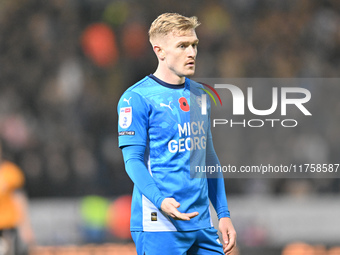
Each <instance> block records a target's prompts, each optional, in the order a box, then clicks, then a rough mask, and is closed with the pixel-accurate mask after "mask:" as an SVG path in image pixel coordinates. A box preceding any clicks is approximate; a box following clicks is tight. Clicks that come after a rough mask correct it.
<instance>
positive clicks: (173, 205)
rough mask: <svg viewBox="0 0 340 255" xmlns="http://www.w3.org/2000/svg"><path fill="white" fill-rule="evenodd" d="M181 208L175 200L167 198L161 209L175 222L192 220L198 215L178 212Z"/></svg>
mask: <svg viewBox="0 0 340 255" xmlns="http://www.w3.org/2000/svg"><path fill="white" fill-rule="evenodd" d="M180 206H181V204H180V203H178V202H177V201H176V200H175V199H174V198H166V199H164V200H163V202H162V205H161V209H162V211H163V212H165V213H166V214H167V215H169V216H170V217H171V218H173V219H175V220H190V219H192V218H194V217H196V216H197V215H198V212H192V213H181V212H180V211H178V210H177V208H179V207H180Z"/></svg>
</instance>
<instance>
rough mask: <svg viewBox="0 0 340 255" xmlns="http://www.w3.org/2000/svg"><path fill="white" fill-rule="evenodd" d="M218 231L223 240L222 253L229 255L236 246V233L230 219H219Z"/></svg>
mask: <svg viewBox="0 0 340 255" xmlns="http://www.w3.org/2000/svg"><path fill="white" fill-rule="evenodd" d="M218 227H219V230H220V232H221V234H222V239H223V252H224V253H225V254H231V252H232V250H233V249H234V247H235V246H236V231H235V228H234V226H233V223H232V222H231V219H230V218H221V219H220V220H219V226H218Z"/></svg>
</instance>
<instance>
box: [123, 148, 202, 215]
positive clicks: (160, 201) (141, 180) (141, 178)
mask: <svg viewBox="0 0 340 255" xmlns="http://www.w3.org/2000/svg"><path fill="white" fill-rule="evenodd" d="M144 151H145V147H144V146H140V145H130V146H125V147H123V148H122V152H123V157H124V162H125V169H126V172H127V173H128V175H129V177H130V179H131V180H132V181H133V183H134V184H135V185H136V186H137V188H138V189H139V190H140V191H141V192H142V193H143V195H144V196H146V197H147V198H148V199H149V200H150V201H151V202H152V203H153V204H154V205H155V206H156V207H157V208H158V209H160V210H162V211H163V212H165V213H166V214H167V215H168V216H170V217H171V218H173V219H175V220H190V219H191V218H193V217H195V216H197V215H198V213H197V212H193V213H181V212H179V211H178V209H177V208H179V207H180V204H179V203H178V202H177V201H176V200H175V199H174V198H167V197H164V196H163V194H162V192H161V191H160V190H159V188H158V187H157V185H156V183H155V181H154V179H153V178H152V177H151V175H150V173H149V172H148V170H147V168H146V166H145V164H144Z"/></svg>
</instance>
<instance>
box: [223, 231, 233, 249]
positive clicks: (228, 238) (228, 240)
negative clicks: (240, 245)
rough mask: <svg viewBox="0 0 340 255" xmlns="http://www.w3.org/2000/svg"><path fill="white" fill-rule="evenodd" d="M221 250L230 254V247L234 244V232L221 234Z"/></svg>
mask: <svg viewBox="0 0 340 255" xmlns="http://www.w3.org/2000/svg"><path fill="white" fill-rule="evenodd" d="M222 237H223V252H224V253H225V254H230V252H231V251H232V249H233V248H234V247H235V245H236V234H235V235H234V234H232V233H230V234H229V235H227V234H226V235H223V236H222Z"/></svg>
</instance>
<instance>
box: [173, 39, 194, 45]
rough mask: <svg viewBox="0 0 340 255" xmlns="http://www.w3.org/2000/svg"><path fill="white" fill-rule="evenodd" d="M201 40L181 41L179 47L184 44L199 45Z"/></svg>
mask: <svg viewBox="0 0 340 255" xmlns="http://www.w3.org/2000/svg"><path fill="white" fill-rule="evenodd" d="M198 42H199V40H198V39H196V40H194V41H179V42H178V43H177V45H181V44H184V45H189V44H198Z"/></svg>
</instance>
